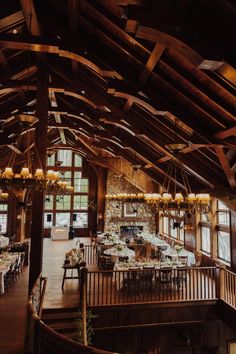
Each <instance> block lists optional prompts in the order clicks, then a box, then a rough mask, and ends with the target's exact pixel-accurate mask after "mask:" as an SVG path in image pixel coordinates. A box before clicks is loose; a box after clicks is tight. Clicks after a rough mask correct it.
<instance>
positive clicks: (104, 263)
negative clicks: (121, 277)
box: [98, 254, 114, 270]
mask: <svg viewBox="0 0 236 354" xmlns="http://www.w3.org/2000/svg"><path fill="white" fill-rule="evenodd" d="M98 268H99V269H100V270H113V268H114V262H112V261H111V255H106V254H101V255H99V257H98Z"/></svg>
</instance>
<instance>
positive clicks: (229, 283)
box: [220, 268, 236, 310]
mask: <svg viewBox="0 0 236 354" xmlns="http://www.w3.org/2000/svg"><path fill="white" fill-rule="evenodd" d="M220 289H221V291H220V299H221V300H223V301H224V302H225V303H227V304H228V305H229V306H231V307H232V308H234V309H235V310H236V274H235V273H233V272H231V271H230V270H228V269H226V268H221V270H220Z"/></svg>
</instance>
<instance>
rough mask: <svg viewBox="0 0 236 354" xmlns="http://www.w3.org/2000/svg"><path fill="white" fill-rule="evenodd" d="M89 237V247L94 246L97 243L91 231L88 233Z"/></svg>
mask: <svg viewBox="0 0 236 354" xmlns="http://www.w3.org/2000/svg"><path fill="white" fill-rule="evenodd" d="M89 237H90V241H91V245H95V244H96V243H97V234H93V233H92V231H89Z"/></svg>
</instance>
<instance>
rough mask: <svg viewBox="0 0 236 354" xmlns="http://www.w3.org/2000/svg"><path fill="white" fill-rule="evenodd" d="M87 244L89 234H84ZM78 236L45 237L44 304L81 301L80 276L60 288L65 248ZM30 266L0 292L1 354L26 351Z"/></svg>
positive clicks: (51, 305) (18, 353) (20, 353)
mask: <svg viewBox="0 0 236 354" xmlns="http://www.w3.org/2000/svg"><path fill="white" fill-rule="evenodd" d="M82 241H83V242H84V243H85V244H86V243H87V244H89V243H90V239H89V238H83V239H82ZM75 242H76V240H68V241H52V240H51V239H47V238H45V239H44V257H43V275H44V276H47V277H48V285H47V292H46V296H45V303H44V307H47V308H48V307H56V308H57V307H73V306H77V304H78V295H77V294H78V293H77V291H76V290H77V289H78V283H77V280H69V281H66V282H65V287H64V291H62V290H61V282H62V276H63V269H62V268H61V267H62V265H63V261H64V256H65V252H67V251H69V250H70V249H71V248H73V247H74V246H75ZM28 270H29V269H28V267H24V271H23V275H22V277H21V278H20V279H18V280H17V282H16V283H15V284H13V286H12V287H11V288H10V289H9V291H8V292H7V293H5V294H3V295H1V296H0V354H23V353H24V336H25V326H26V305H27V299H28Z"/></svg>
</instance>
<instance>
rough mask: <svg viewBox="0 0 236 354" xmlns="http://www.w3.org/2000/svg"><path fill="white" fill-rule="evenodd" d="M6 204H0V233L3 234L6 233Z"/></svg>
mask: <svg viewBox="0 0 236 354" xmlns="http://www.w3.org/2000/svg"><path fill="white" fill-rule="evenodd" d="M7 208H8V205H7V203H1V204H0V233H2V234H5V233H6V232H7Z"/></svg>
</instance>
